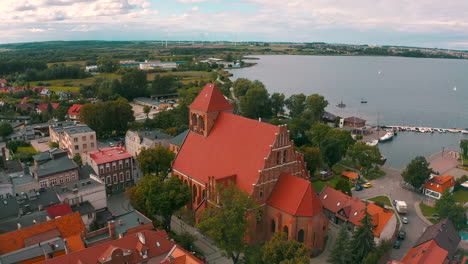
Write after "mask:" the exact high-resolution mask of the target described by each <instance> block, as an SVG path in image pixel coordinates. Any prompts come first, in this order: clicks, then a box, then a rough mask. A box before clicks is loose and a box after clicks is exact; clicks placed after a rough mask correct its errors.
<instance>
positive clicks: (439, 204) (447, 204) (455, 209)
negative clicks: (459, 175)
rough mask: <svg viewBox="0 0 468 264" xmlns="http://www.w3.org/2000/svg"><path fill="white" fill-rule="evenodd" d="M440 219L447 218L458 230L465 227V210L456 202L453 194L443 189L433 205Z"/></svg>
mask: <svg viewBox="0 0 468 264" xmlns="http://www.w3.org/2000/svg"><path fill="white" fill-rule="evenodd" d="M435 209H436V212H437V213H438V214H439V218H440V219H444V218H448V219H450V221H452V223H453V225H454V227H455V229H457V230H458V231H460V230H463V229H464V228H465V227H466V220H467V219H466V214H465V213H466V210H465V208H464V207H463V205H459V204H457V202H456V201H455V198H454V197H453V195H452V194H451V193H450V192H449V191H448V190H445V191H444V193H443V194H442V196H441V197H440V199H439V200H437V201H436V205H435Z"/></svg>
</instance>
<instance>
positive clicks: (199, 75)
mask: <svg viewBox="0 0 468 264" xmlns="http://www.w3.org/2000/svg"><path fill="white" fill-rule="evenodd" d="M213 74H214V73H213V72H205V71H180V72H172V71H170V72H155V73H148V74H147V75H146V78H147V79H148V81H152V80H154V77H156V75H159V76H166V75H172V76H174V77H176V78H178V79H179V80H181V81H182V82H184V83H186V82H191V81H200V80H210V79H212V78H213Z"/></svg>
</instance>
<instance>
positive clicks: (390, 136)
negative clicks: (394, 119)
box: [379, 131, 394, 142]
mask: <svg viewBox="0 0 468 264" xmlns="http://www.w3.org/2000/svg"><path fill="white" fill-rule="evenodd" d="M393 136H394V134H393V132H392V131H389V132H387V133H385V135H383V137H381V138H380V139H379V142H387V141H390V140H392V139H393Z"/></svg>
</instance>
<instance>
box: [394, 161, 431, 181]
mask: <svg viewBox="0 0 468 264" xmlns="http://www.w3.org/2000/svg"><path fill="white" fill-rule="evenodd" d="M431 173H432V169H431V168H429V163H428V162H427V160H426V158H425V157H423V156H418V157H416V158H414V159H413V160H412V161H411V162H410V163H409V164H408V166H406V168H405V170H404V171H403V173H402V174H401V175H402V176H403V179H404V180H405V182H407V183H409V184H411V185H412V186H413V187H415V188H417V189H419V188H421V186H422V185H423V184H424V183H425V182H426V181H427V180H428V179H429V177H430V175H431Z"/></svg>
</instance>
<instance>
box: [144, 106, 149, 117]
mask: <svg viewBox="0 0 468 264" xmlns="http://www.w3.org/2000/svg"><path fill="white" fill-rule="evenodd" d="M150 111H151V107H149V106H147V105H145V106H143V113H145V114H146V118H149V117H148V114H149V112H150Z"/></svg>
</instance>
